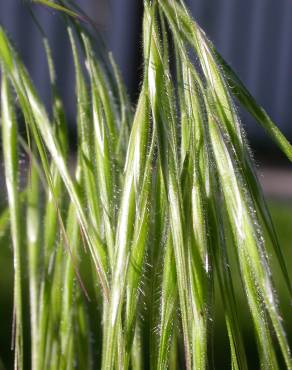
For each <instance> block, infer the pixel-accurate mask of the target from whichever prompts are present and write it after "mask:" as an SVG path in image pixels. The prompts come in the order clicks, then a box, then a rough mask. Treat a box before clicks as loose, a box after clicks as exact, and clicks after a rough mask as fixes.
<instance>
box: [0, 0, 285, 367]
mask: <svg viewBox="0 0 292 370" xmlns="http://www.w3.org/2000/svg"><path fill="white" fill-rule="evenodd" d="M185 2H186V4H187V5H188V6H189V8H190V9H191V10H192V12H193V16H194V17H195V19H196V20H197V21H198V22H199V24H200V25H201V27H202V28H203V29H204V30H205V31H206V33H207V35H208V36H209V38H210V39H211V40H212V41H213V43H214V44H215V46H216V47H217V49H218V50H219V51H220V53H221V54H222V55H223V57H224V58H225V59H226V60H227V61H228V62H229V64H231V66H232V67H233V69H234V70H235V71H236V72H237V74H238V75H239V77H240V78H241V79H242V80H243V82H244V83H245V85H246V86H247V88H248V89H249V90H250V92H251V93H252V94H253V95H254V96H255V98H256V99H257V101H258V102H259V103H260V104H261V105H262V106H263V107H264V108H265V110H266V111H267V112H268V114H269V115H270V116H271V117H272V119H273V120H274V121H275V122H276V123H277V125H278V126H279V127H280V128H281V130H282V131H283V132H284V134H285V135H286V136H287V137H288V139H289V140H290V141H292V123H291V119H292V38H291V35H292V1H291V0H278V1H274V0H257V1H254V0H245V1H242V0H185ZM77 3H78V4H79V6H80V7H81V8H82V9H84V11H85V12H86V13H87V14H88V15H89V16H90V17H91V18H92V19H93V20H94V22H95V23H96V25H97V29H98V31H99V32H100V33H101V34H102V36H103V37H104V39H105V42H106V45H107V47H108V49H109V50H111V51H112V52H113V54H114V57H115V59H116V62H117V64H118V65H119V67H120V69H121V71H122V75H123V78H124V80H125V82H126V84H127V87H128V91H129V95H130V97H131V100H132V102H133V104H134V103H135V101H136V99H137V91H138V87H139V84H140V81H141V75H142V62H141V51H142V50H141V49H142V42H141V27H142V11H143V0H79V1H77ZM31 11H33V13H34V15H35V16H36V18H37V19H38V21H39V23H40V24H41V25H42V27H43V28H44V30H45V32H46V34H47V36H48V38H49V40H50V43H51V47H52V49H53V56H54V59H55V62H56V66H57V76H58V83H59V89H60V92H61V95H62V97H63V100H64V104H65V107H66V113H67V117H68V120H69V122H70V125H71V130H72V136H74V124H75V123H74V116H75V108H74V102H75V98H74V71H73V64H72V58H71V51H70V46H69V42H68V38H67V34H66V29H65V27H64V24H63V20H62V17H61V16H60V15H59V14H58V13H57V12H54V11H52V10H48V9H46V8H44V7H42V6H39V5H35V4H32V3H31V2H24V1H23V0H9V1H7V0H0V24H1V25H2V26H3V27H4V28H5V29H6V30H7V31H8V33H9V35H10V37H11V39H12V40H13V41H14V43H15V46H16V47H17V49H18V51H19V53H20V55H21V57H22V59H23V60H24V62H25V64H26V66H27V68H28V69H29V71H30V74H31V76H32V78H33V81H34V83H35V85H36V87H37V89H38V91H39V93H40V95H41V97H42V98H43V100H44V101H46V102H47V104H48V102H49V99H50V92H49V89H48V88H47V86H48V76H47V65H46V61H45V55H44V52H43V48H42V43H41V37H40V32H39V30H38V28H37V26H36V24H35V23H34V21H33V19H32V16H31ZM241 117H242V121H243V124H244V126H245V128H246V131H247V134H248V138H249V142H250V145H251V147H252V150H253V152H254V153H255V160H256V163H257V167H258V173H259V178H260V181H261V183H262V185H263V188H264V191H265V193H266V196H267V199H268V202H269V204H270V207H271V212H272V216H273V219H274V222H275V224H276V229H277V228H278V230H279V237H280V241H281V243H282V246H283V251H284V256H285V258H286V259H287V260H290V261H291V258H292V252H291V241H292V227H291V226H292V166H291V165H290V164H289V163H288V161H287V160H286V159H285V158H284V156H283V155H281V153H280V151H279V150H278V149H277V148H276V147H275V146H274V145H273V144H272V142H271V141H270V140H269V138H268V137H267V135H266V134H265V133H264V132H263V130H262V129H261V128H260V127H259V126H258V125H257V124H256V123H255V122H254V121H253V120H252V119H251V117H249V116H248V115H247V114H246V113H245V112H241ZM1 173H2V170H1ZM2 184H3V182H2V181H1V184H0V185H1V186H2ZM2 188H3V187H2ZM3 251H4V252H3V253H4V254H3V255H2V252H1V258H0V269H1V271H2V267H3V268H5V269H6V270H7V273H5V274H4V275H5V276H4V277H3V278H2V277H1V279H0V293H1V294H0V317H1V325H2V322H3V327H1V330H0V340H1V342H0V351H1V353H0V357H1V358H2V359H3V360H5V363H6V364H7V363H9V361H11V353H9V351H7V347H8V346H7V338H10V336H11V335H10V334H11V319H12V317H11V316H12V315H11V312H12V311H11V307H12V302H10V298H11V295H10V293H9V289H10V287H11V276H12V275H11V274H12V271H11V268H10V267H9V268H8V267H7V266H6V265H7V263H8V262H7V261H9V263H10V262H11V260H10V257H11V250H10V249H9V248H7V247H5V248H4V249H3ZM3 256H4V257H3ZM5 256H6V257H5ZM5 258H6V259H5ZM11 267H12V266H11ZM290 267H291V268H292V264H291V263H290ZM277 268H278V267H277V266H276V267H275V269H276V270H277ZM6 270H5V271H6ZM276 283H277V282H276ZM279 284H280V283H279ZM280 285H281V284H280ZM281 289H282V293H281V295H283V297H284V303H283V305H284V307H285V310H289V311H290V310H291V306H290V303H289V300H288V298H287V292H286V290H285V288H283V287H282V288H281ZM3 292H7V294H6V295H5V294H3ZM287 312H288V311H287ZM219 315H220V314H219ZM286 316H287V315H286ZM289 320H290V322H288V327H289V329H290V332H291V331H292V323H291V320H292V319H291V315H290V319H289ZM222 325H223V324H222ZM247 327H249V328H250V324H247ZM226 343H227V338H225V341H224V340H222V341H221V344H220V346H219V349H220V350H221V349H222V348H224V345H226ZM5 348H6V349H5ZM251 351H252V349H251ZM217 352H218V356H219V357H220V356H221V357H222V361H223V362H222V363H224V359H223V357H224V351H223V352H222V351H221V355H220V351H219V350H218V351H217ZM227 363H228V362H227ZM8 368H9V367H8ZM222 368H224V367H222ZM0 369H1V364H0Z"/></svg>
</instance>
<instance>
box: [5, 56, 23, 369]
mask: <svg viewBox="0 0 292 370" xmlns="http://www.w3.org/2000/svg"><path fill="white" fill-rule="evenodd" d="M6 56H7V55H6ZM1 119H2V143H3V155H4V167H5V179H6V187H7V194H8V204H9V214H10V224H11V237H12V244H13V263H14V326H15V327H14V333H13V337H14V339H13V342H14V344H13V346H14V349H15V362H14V368H15V369H20V370H21V369H23V318H22V309H23V308H22V285H23V283H22V273H21V271H22V267H21V266H22V263H21V254H22V253H23V252H22V251H21V249H22V242H21V238H22V231H21V223H20V219H21V218H20V217H21V216H20V197H19V192H18V186H19V172H18V154H17V125H16V117H15V112H14V110H13V105H12V97H11V91H10V87H9V83H8V78H7V75H6V74H5V73H2V83H1Z"/></svg>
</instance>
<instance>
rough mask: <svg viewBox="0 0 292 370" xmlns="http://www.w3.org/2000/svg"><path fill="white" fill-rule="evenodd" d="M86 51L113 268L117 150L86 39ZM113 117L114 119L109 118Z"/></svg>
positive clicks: (99, 182)
mask: <svg viewBox="0 0 292 370" xmlns="http://www.w3.org/2000/svg"><path fill="white" fill-rule="evenodd" d="M83 40H84V44H85V49H86V57H87V65H88V73H89V77H90V83H91V101H92V117H93V132H94V139H93V147H94V149H95V150H94V151H93V153H94V155H95V157H96V163H97V166H98V171H97V188H98V198H99V199H98V202H99V203H100V210H101V214H102V216H101V219H102V226H103V228H104V234H105V240H106V243H107V250H108V255H109V262H110V264H111V268H113V264H114V243H115V241H114V232H115V226H116V223H115V221H116V212H115V210H116V207H117V206H118V197H117V194H116V190H117V189H116V187H117V183H116V182H117V178H118V174H116V173H115V172H116V168H115V166H114V165H113V161H114V150H113V147H112V145H111V142H112V140H111V138H110V131H109V128H108V121H107V116H106V115H105V107H104V104H103V101H102V98H101V87H100V79H99V77H98V74H99V73H100V71H98V68H97V66H96V61H95V59H94V54H93V50H92V47H91V45H90V41H89V40H88V38H86V37H85V36H84V35H83ZM110 117H111V115H110Z"/></svg>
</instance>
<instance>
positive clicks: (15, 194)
mask: <svg viewBox="0 0 292 370" xmlns="http://www.w3.org/2000/svg"><path fill="white" fill-rule="evenodd" d="M39 2H40V3H42V4H43V5H46V6H52V7H53V8H54V9H55V10H58V11H61V12H63V13H64V16H65V17H67V24H68V37H69V39H70V42H71V48H72V58H73V59H74V64H75V72H76V107H77V116H76V121H77V128H78V145H77V153H76V164H75V168H74V171H72V169H70V166H71V167H72V160H70V150H69V145H70V143H69V142H68V134H67V124H66V119H65V115H64V110H63V106H62V102H61V99H60V97H59V95H58V89H57V84H56V76H55V71H54V63H53V60H52V57H51V52H50V47H49V44H48V41H47V40H46V39H45V38H44V48H45V50H46V54H47V60H48V67H49V73H50V81H51V86H50V88H51V91H52V112H53V113H52V115H51V117H50V116H49V115H48V113H47V112H46V110H45V108H44V105H43V104H42V102H41V100H40V98H39V97H38V94H37V92H36V90H35V88H34V87H33V84H32V82H31V80H30V78H29V75H28V73H27V71H26V69H25V67H24V65H23V64H22V62H21V60H20V58H19V57H18V55H17V53H16V51H15V49H14V48H13V46H12V44H11V42H10V41H9V39H8V37H7V36H6V34H5V32H4V30H3V29H0V62H1V74H2V84H1V112H2V115H1V125H2V143H3V160H4V166H5V179H6V185H7V194H8V210H4V211H3V214H2V216H1V229H3V230H4V231H3V232H5V225H6V223H7V220H8V212H9V215H10V224H11V228H10V229H11V237H12V244H13V255H14V314H13V315H14V317H15V318H14V328H13V337H14V341H13V342H14V349H15V368H16V369H22V368H23V366H24V365H23V364H24V357H25V356H27V353H24V351H23V341H24V339H25V340H28V336H25V337H24V333H23V323H24V317H23V312H24V310H25V311H26V312H27V308H25V307H24V304H23V296H24V292H26V290H25V287H26V284H27V283H28V285H29V316H30V335H29V340H30V349H31V368H32V369H33V370H41V369H52V370H53V369H56V370H57V369H58V370H59V369H73V368H78V369H91V368H96V369H97V368H101V369H102V370H111V369H130V368H132V369H134V370H140V369H146V368H150V369H159V370H164V369H166V368H169V369H178V368H186V369H187V370H191V369H206V368H208V367H212V366H213V364H212V362H213V355H212V353H213V351H214V349H213V345H214V344H213V342H212V337H213V332H214V330H215V326H214V323H213V320H214V311H215V303H216V299H217V298H216V297H220V300H221V301H222V304H223V309H224V318H225V322H226V331H227V335H228V338H229V342H230V363H231V368H232V369H247V368H248V367H249V364H250V360H249V359H248V356H247V354H246V350H245V339H244V338H243V336H242V327H243V323H242V322H241V321H240V320H239V315H238V303H237V300H236V294H235V290H238V289H242V290H243V292H244V300H245V304H246V306H247V307H248V308H249V311H250V317H251V318H252V322H253V327H254V332H253V333H254V337H255V342H256V345H257V350H258V361H259V366H260V367H261V368H262V369H278V368H280V367H281V366H283V365H281V364H283V363H285V366H286V368H288V369H292V364H291V355H290V349H289V344H288V340H287V336H286V334H285V330H284V325H283V320H282V316H281V313H280V308H279V304H278V297H277V293H276V290H275V288H274V283H273V278H272V271H271V267H270V261H269V258H268V253H267V243H268V242H269V243H271V244H272V246H273V248H274V251H275V256H276V257H277V259H278V261H279V264H280V267H281V271H282V274H283V276H284V279H285V281H286V284H287V286H288V290H289V294H290V295H291V285H290V281H289V277H288V273H287V268H286V265H285V262H284V258H283V256H282V253H281V249H280V246H279V242H278V238H277V235H276V231H275V228H274V226H273V223H272V220H271V216H270V214H269V210H268V207H267V205H266V203H265V199H264V196H263V194H262V190H261V188H260V185H259V183H258V180H257V177H256V173H255V169H254V164H253V159H252V156H251V154H250V150H249V147H248V143H247V139H246V136H245V133H244V130H243V127H242V124H241V122H240V119H239V116H238V113H237V109H236V106H235V102H234V99H237V101H238V102H239V104H241V105H242V106H243V107H244V108H245V109H246V110H248V111H249V112H250V113H251V114H252V115H253V116H254V118H255V119H256V120H257V121H258V123H259V124H260V125H261V126H263V128H264V129H265V130H266V131H267V132H268V134H269V135H270V136H271V137H272V138H273V139H274V141H275V142H276V143H277V144H278V145H279V147H280V149H281V150H282V151H283V152H284V153H285V154H286V155H287V157H288V158H289V159H290V160H291V159H292V147H291V145H290V144H289V143H288V141H287V140H286V139H285V137H284V136H283V135H282V134H281V132H280V131H279V129H278V128H277V127H276V126H275V125H274V123H273V122H272V120H271V119H270V118H269V117H268V115H267V114H266V112H265V111H264V110H263V109H262V108H261V107H260V106H259V105H258V104H257V103H256V102H255V100H254V99H253V97H252V96H251V95H250V94H249V92H248V91H247V90H246V88H245V87H244V86H243V84H242V83H241V81H240V80H239V79H238V78H237V77H236V75H235V73H234V72H233V71H232V70H231V68H230V67H229V66H228V64H227V63H226V62H225V61H224V60H223V59H222V57H221V56H220V55H219V54H218V52H217V51H216V50H215V48H214V46H213V45H212V43H211V42H210V40H208V38H207V37H206V35H205V33H204V32H203V31H202V29H201V28H200V27H199V26H198V25H197V23H196V22H195V21H194V20H193V19H192V17H191V16H190V14H189V13H188V10H187V9H186V7H185V6H184V4H183V3H182V2H181V1H176V0H157V1H153V2H151V1H148V0H145V1H144V21H143V58H144V73H143V79H142V81H141V88H140V94H139V99H138V102H137V105H136V107H135V111H134V112H133V109H132V107H131V105H130V103H129V100H128V97H127V94H126V89H125V87H124V84H123V82H122V78H121V76H120V73H119V70H118V67H117V66H116V65H115V62H114V60H113V58H112V56H111V55H107V54H106V52H105V53H104V55H103V60H101V59H100V58H99V57H97V56H96V52H95V49H94V44H93V38H92V36H91V35H90V33H89V32H88V31H87V30H86V28H85V25H84V23H82V19H86V17H85V16H83V15H82V14H81V13H80V10H79V9H78V8H76V9H75V8H74V6H73V5H72V4H71V2H70V4H69V5H70V6H71V7H69V5H68V4H67V1H63V2H61V3H60V4H58V5H57V4H53V3H51V2H50V1H39ZM68 3H69V2H68ZM72 7H73V8H72ZM80 14H81V15H80ZM80 21H81V23H79V22H80ZM170 60H172V61H173V60H174V63H170ZM230 86H232V89H231V88H230ZM15 96H16V98H17V99H15V98H14V97H15ZM16 101H17V103H16ZM16 106H17V107H18V108H19V109H20V111H21V112H22V114H23V117H24V120H25V124H26V133H27V140H26V142H25V141H24V140H23V139H20V135H19V134H18V132H17V120H16V115H15V110H16ZM18 139H19V140H18ZM20 146H22V147H24V148H25V150H26V152H27V153H28V157H29V171H28V174H27V183H26V186H25V189H24V190H23V192H19V191H18V184H19V177H20V175H19V169H18V156H19V154H18V153H19V147H20ZM24 215H25V217H24ZM2 221H3V222H2ZM2 223H3V226H2ZM22 223H24V225H22ZM23 270H27V271H28V274H27V275H28V282H26V279H25V273H24V272H23ZM235 275H236V276H237V277H235ZM238 277H239V278H240V280H239V279H238ZM235 281H236V282H238V281H240V282H241V283H240V284H241V288H239V287H237V286H235V283H234V282H235ZM237 284H238V283H237ZM92 307H94V310H93V311H94V313H93V314H92ZM93 338H94V339H93Z"/></svg>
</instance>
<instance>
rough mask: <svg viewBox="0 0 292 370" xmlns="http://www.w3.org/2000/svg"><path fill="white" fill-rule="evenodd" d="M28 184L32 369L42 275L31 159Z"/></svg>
mask: <svg viewBox="0 0 292 370" xmlns="http://www.w3.org/2000/svg"><path fill="white" fill-rule="evenodd" d="M28 176H29V177H28V186H27V211H26V217H27V222H26V227H27V232H26V233H27V238H28V240H27V247H28V252H27V255H28V271H29V292H30V312H31V314H30V316H31V319H30V326H31V343H32V349H31V351H32V369H35V368H36V364H37V363H38V361H39V360H38V356H39V354H40V351H39V339H38V338H39V285H40V284H39V275H40V270H39V268H40V254H41V253H40V252H41V249H40V210H39V204H40V180H39V174H38V171H37V168H36V166H35V164H34V163H33V162H32V161H31V168H30V169H29V174H28Z"/></svg>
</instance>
